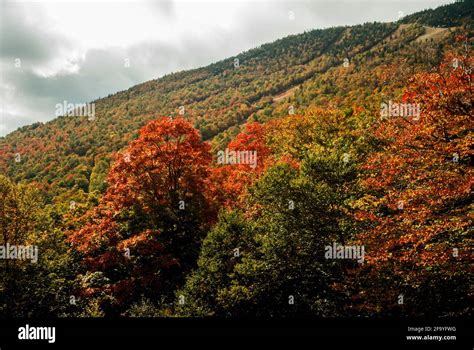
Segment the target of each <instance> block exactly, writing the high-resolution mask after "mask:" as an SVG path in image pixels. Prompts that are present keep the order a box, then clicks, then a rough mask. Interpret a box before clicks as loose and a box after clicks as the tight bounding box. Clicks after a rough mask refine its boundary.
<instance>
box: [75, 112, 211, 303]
mask: <svg viewBox="0 0 474 350" xmlns="http://www.w3.org/2000/svg"><path fill="white" fill-rule="evenodd" d="M211 159H212V157H211V154H210V146H209V145H208V144H207V143H205V142H203V141H202V140H201V136H200V135H199V133H198V131H197V130H196V129H194V128H193V126H192V125H191V124H190V123H189V122H187V121H185V120H184V119H182V118H178V119H174V120H173V119H171V118H166V117H164V118H160V119H158V120H155V121H152V122H150V123H148V124H147V125H146V126H145V127H143V128H142V129H141V130H140V135H139V137H138V139H137V140H135V141H133V142H131V144H130V146H129V147H128V149H127V150H126V151H125V152H123V153H119V154H118V155H117V157H116V161H115V163H114V164H113V166H112V168H111V169H110V172H109V175H108V183H109V188H108V190H107V192H106V193H105V195H104V196H103V198H102V199H101V202H100V204H99V206H98V207H97V208H95V210H94V211H93V212H91V213H89V214H88V222H87V223H86V224H85V225H84V226H83V227H82V229H80V230H78V231H76V232H73V233H71V234H70V236H69V240H70V242H71V243H72V244H73V246H74V247H75V248H76V249H77V250H78V251H79V252H81V253H82V254H84V255H85V262H86V265H87V266H86V267H87V268H88V269H91V270H96V271H102V272H104V273H105V274H106V275H107V276H108V278H109V279H111V285H110V288H109V287H107V290H108V291H109V292H111V293H112V294H114V295H115V297H116V298H117V300H118V301H119V302H120V301H121V300H122V299H124V298H126V297H127V293H131V292H132V290H133V289H136V290H135V291H136V292H137V293H139V292H140V290H139V289H138V288H139V287H140V286H141V287H142V288H144V289H147V288H151V287H152V286H158V285H160V283H162V281H161V279H163V278H164V277H163V276H164V274H165V273H166V271H167V270H169V269H170V268H171V267H175V266H188V265H189V264H191V263H192V261H188V259H190V258H188V257H187V256H188V255H189V253H186V254H187V255H186V254H184V256H182V255H179V254H180V253H179V252H180V251H181V250H191V251H192V249H195V245H196V244H197V243H198V242H199V239H200V237H199V230H200V228H201V226H206V225H209V224H210V223H211V222H212V220H213V218H214V216H215V208H214V207H213V206H212V205H211V203H210V200H211V196H212V194H211V192H210V187H211V186H209V175H210V163H211ZM189 244H192V245H193V247H187V245H189ZM117 271H120V273H119V274H118V272H117ZM119 275H120V277H117V276H119ZM117 278H119V279H118V280H117Z"/></svg>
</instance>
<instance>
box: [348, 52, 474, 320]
mask: <svg viewBox="0 0 474 350" xmlns="http://www.w3.org/2000/svg"><path fill="white" fill-rule="evenodd" d="M466 48H467V46H466ZM472 66H473V55H472V52H471V51H470V50H467V51H461V52H457V53H449V54H448V55H447V56H446V58H445V61H444V62H443V63H442V64H441V65H440V67H439V68H438V70H437V71H435V72H432V73H420V74H417V75H415V76H414V77H413V78H412V79H411V81H410V83H409V85H408V86H407V88H406V91H405V94H404V96H403V99H402V100H401V101H400V103H407V104H419V105H420V107H421V113H420V115H419V116H411V117H389V118H385V119H384V120H382V121H381V122H380V123H379V125H378V126H377V127H376V130H375V132H374V135H375V136H376V137H377V138H378V140H379V142H380V144H381V149H380V151H378V152H375V153H374V154H372V155H371V156H370V157H369V158H368V159H367V162H366V164H365V167H364V168H365V170H366V171H367V173H366V176H365V179H364V185H365V189H366V191H367V194H366V196H365V198H364V199H363V200H361V201H360V204H361V208H362V209H363V210H362V211H361V212H360V213H358V217H359V219H361V220H362V221H365V222H366V223H367V222H370V223H371V224H370V226H369V228H368V229H367V231H365V232H362V233H361V234H360V235H359V240H360V242H361V244H364V245H366V247H367V251H368V256H367V263H368V264H367V269H364V270H363V271H361V274H360V275H359V278H361V279H360V281H363V284H364V287H362V289H361V290H360V291H359V294H358V295H356V297H355V300H358V301H360V302H361V310H364V311H366V312H369V313H374V312H378V313H379V312H381V311H382V310H383V312H386V313H404V314H412V315H413V314H416V315H433V314H447V313H448V312H458V313H464V312H467V310H468V307H467V299H466V298H467V295H468V290H469V282H468V279H467V275H468V273H469V272H468V271H469V261H470V259H471V258H472V255H471V254H472V253H471V247H472V238H470V237H469V232H470V231H472V216H471V217H470V215H471V214H470V212H472V199H473V197H472V186H473V184H474V176H473V175H474V173H473V168H472V166H473V147H472V136H473V134H472V131H473V120H474V119H473V118H474V113H473V86H472V79H473V75H472V68H473V67H472ZM368 272H369V273H368ZM367 273H368V274H367ZM361 276H362V277H361Z"/></svg>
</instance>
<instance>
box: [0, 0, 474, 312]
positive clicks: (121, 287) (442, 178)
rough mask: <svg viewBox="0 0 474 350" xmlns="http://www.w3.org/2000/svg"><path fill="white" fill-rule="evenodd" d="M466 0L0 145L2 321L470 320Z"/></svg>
mask: <svg viewBox="0 0 474 350" xmlns="http://www.w3.org/2000/svg"><path fill="white" fill-rule="evenodd" d="M473 8H474V6H473V2H472V1H464V2H456V3H454V4H451V5H446V6H442V7H439V8H437V9H434V10H426V11H422V12H419V13H416V14H413V15H409V16H407V17H404V18H402V19H401V20H400V21H398V22H393V23H365V24H362V25H356V26H350V27H335V28H328V29H323V30H321V29H318V30H313V31H309V32H305V33H302V34H299V35H292V36H288V37H286V38H283V39H280V40H277V41H275V42H273V43H269V44H265V45H262V46H260V47H257V48H254V49H252V50H249V51H247V52H243V53H241V54H239V55H237V56H235V57H230V58H228V59H226V60H223V61H220V62H217V63H213V64H211V65H209V66H207V67H203V68H199V69H194V70H190V71H183V72H177V73H173V74H169V75H166V76H164V77H162V78H159V79H156V80H152V81H148V82H145V83H143V84H140V85H137V86H134V87H131V88H130V89H128V90H126V91H121V92H119V93H116V94H114V95H110V96H107V97H104V98H100V99H98V100H96V101H93V102H94V103H95V108H96V118H95V119H94V120H89V119H88V118H87V117H71V116H61V117H58V118H56V119H54V120H52V121H50V122H47V123H44V124H43V123H37V124H33V125H29V126H25V127H22V128H20V129H18V130H16V131H14V132H12V133H11V134H9V135H7V136H6V137H3V138H0V170H1V175H0V193H1V195H0V197H1V198H2V201H1V203H0V228H1V229H0V243H1V244H2V246H3V247H5V248H3V250H2V251H0V253H1V254H3V255H5V254H7V252H6V250H8V247H10V246H16V247H18V246H25V247H27V246H34V247H37V256H34V254H33V253H34V252H33V251H31V252H30V253H31V254H30V255H31V256H29V258H30V259H4V261H1V262H0V264H1V265H2V268H1V269H0V275H1V278H0V314H1V315H2V316H3V317H75V316H81V317H112V316H126V317H143V316H150V317H161V316H178V317H187V316H215V317H236V316H250V317H282V316H283V317H286V316H307V315H308V316H322V317H354V316H357V317H359V316H360V317H370V316H380V317H386V316H387V317H390V316H400V315H403V316H468V315H472V297H473V290H472V244H473V241H472V240H473V237H472V234H473V230H472V219H473V215H472V213H473V205H472V200H473V192H472V188H473V185H474V170H473V165H474V146H473V127H474V113H473V112H474V111H473V83H472V81H473V71H472V69H473V64H474V56H473V50H472V44H473V42H474V37H473V31H472V10H473ZM394 106H395V107H396V108H394ZM385 112H387V113H385ZM348 247H349V248H351V247H352V248H354V249H353V250H351V249H347V248H348ZM348 252H349V253H351V256H350V257H348V256H347V253H348ZM34 260H37V261H34Z"/></svg>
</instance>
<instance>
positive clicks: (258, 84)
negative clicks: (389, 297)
mask: <svg viewBox="0 0 474 350" xmlns="http://www.w3.org/2000/svg"><path fill="white" fill-rule="evenodd" d="M468 5H469V4H468V3H467V2H466V3H462V4H457V3H456V4H453V5H449V6H444V7H441V8H439V9H436V10H429V11H423V12H421V13H418V14H414V15H411V16H408V17H406V18H404V19H403V20H402V21H401V22H400V23H366V24H364V25H357V26H352V27H337V28H329V29H325V30H313V31H310V32H305V33H303V34H299V35H292V36H288V37H286V38H283V39H280V40H277V41H275V42H273V43H269V44H265V45H262V46H260V47H258V48H255V49H252V50H249V51H247V52H243V53H241V54H239V55H237V56H235V57H231V58H228V59H225V60H223V61H220V62H217V63H214V64H211V65H209V66H207V67H203V68H199V69H194V70H190V71H185V72H178V73H174V74H170V75H167V76H164V77H162V78H160V79H156V80H151V81H148V82H145V83H143V84H139V85H136V86H134V87H131V88H130V89H128V90H126V91H122V92H119V93H116V94H114V95H110V96H108V97H106V98H102V99H99V100H96V101H94V103H95V107H96V119H95V120H94V121H89V120H88V119H87V117H70V116H63V117H59V118H56V119H54V120H52V121H50V122H48V123H45V124H42V123H36V124H33V125H31V126H26V127H23V128H20V129H18V130H17V131H15V132H13V133H11V134H9V135H7V136H6V137H4V138H1V139H0V170H1V172H2V173H5V174H6V175H8V176H9V177H11V178H13V179H14V180H15V181H22V180H26V181H29V182H30V181H34V182H37V183H38V186H39V187H40V188H42V189H43V190H44V191H45V193H47V194H49V195H50V196H51V197H53V196H54V195H57V194H60V193H62V192H65V191H73V192H78V191H84V192H86V193H87V192H93V191H99V192H100V191H103V190H104V189H105V186H106V184H105V183H104V176H105V174H106V172H107V169H108V167H109V162H110V160H111V159H112V155H113V153H114V152H116V151H118V150H120V149H121V148H123V147H124V146H125V145H127V143H128V142H129V141H130V140H131V139H134V138H136V136H137V134H136V133H137V130H138V129H139V128H140V127H141V126H143V125H144V124H146V123H147V122H148V121H150V120H152V119H155V118H156V117H157V116H159V115H169V116H172V117H173V116H176V115H178V114H183V115H184V116H185V118H187V119H190V120H192V121H193V122H194V125H195V126H196V127H197V128H198V129H199V130H200V131H201V133H202V135H203V137H204V138H205V139H212V140H213V144H214V147H215V148H220V147H223V146H224V145H225V144H227V143H228V141H229V140H230V139H231V138H232V137H233V136H234V135H235V134H236V133H237V131H238V128H239V126H240V125H241V124H242V123H244V122H245V121H246V120H248V119H249V118H250V119H252V120H259V121H265V120H268V119H271V118H275V117H279V116H282V115H285V114H288V110H289V108H290V107H291V109H292V110H294V111H296V112H301V111H302V110H304V109H305V108H308V107H311V106H323V107H324V106H328V105H331V106H337V107H344V108H350V107H351V106H354V105H366V104H367V103H373V104H374V105H379V104H378V103H379V101H380V98H382V97H384V96H385V97H387V98H392V97H395V96H397V94H398V93H399V92H400V91H399V89H400V87H401V86H403V84H402V81H403V79H404V74H403V72H404V71H410V72H411V73H413V72H415V71H418V70H421V69H427V68H429V67H430V66H434V65H436V64H437V63H438V62H439V60H440V59H441V56H442V52H443V50H444V49H445V48H446V47H447V46H448V45H449V44H450V43H451V42H452V41H453V39H454V36H455V35H456V34H457V33H464V32H466V28H464V29H463V28H460V25H461V24H462V23H466V22H465V21H468V22H467V23H469V21H470V20H471V18H472V9H471V8H472V7H468ZM431 24H436V25H443V26H444V27H449V26H453V25H455V26H456V28H455V27H453V28H448V29H446V31H445V35H441V36H439V35H438V36H431V37H426V38H427V39H429V40H428V41H426V40H423V41H420V40H417V39H420V38H423V36H424V35H427V31H429V30H431V29H430V28H428V27H427V26H426V25H431ZM423 25H425V27H424V26H423ZM390 66H392V67H396V69H397V73H396V74H395V76H394V77H392V78H391V79H387V78H386V77H385V76H384V74H383V72H384V70H386V69H387V68H388V67H390ZM397 78H399V79H397ZM17 154H19V155H20V161H19V162H17V161H15V156H16V155H17ZM17 159H18V157H17Z"/></svg>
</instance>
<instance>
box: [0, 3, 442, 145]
mask: <svg viewBox="0 0 474 350" xmlns="http://www.w3.org/2000/svg"><path fill="white" fill-rule="evenodd" d="M447 2H449V1H444V0H439V1H429V2H427V1H424V2H418V3H417V2H415V3H413V2H411V1H409V0H403V1H398V2H396V3H394V2H390V3H387V4H381V3H378V2H376V1H373V2H360V1H355V0H351V1H348V0H339V1H317V0H314V1H278V0H273V1H272V0H270V1H263V0H254V1H236V0H225V1H222V0H219V1H217V0H215V1H214V0H207V1H202V0H193V1H191V0H187V1H184V0H183V1H180V0H175V1H168V0H166V1H163V0H162V1H158V2H156V1H155V2H152V1H120V0H119V1H117V0H102V1H92V0H90V1H79V2H73V3H70V2H65V1H31V0H29V1H25V2H22V1H16V2H5V1H2V2H1V4H0V6H1V8H0V10H1V11H0V16H1V18H0V19H1V21H0V45H1V47H0V48H1V50H0V74H1V84H0V98H1V101H0V102H1V105H0V136H1V135H5V134H6V133H8V132H10V131H12V130H14V129H16V128H17V127H19V126H22V125H25V124H29V123H33V122H36V121H47V120H50V119H52V118H54V105H55V104H56V103H58V101H63V100H68V101H75V102H88V101H91V100H94V99H96V98H98V97H102V96H105V95H108V94H109V93H113V92H116V91H119V90H123V89H126V88H128V87H130V86H132V85H135V84H138V83H141V82H143V81H146V80H150V79H155V78H157V77H159V76H161V75H164V74H166V73H170V72H173V71H179V70H183V69H189V68H196V67H199V66H202V65H206V64H209V63H212V62H215V61H217V60H219V59H223V58H226V57H229V56H233V55H235V54H237V53H239V52H241V51H243V50H248V49H250V48H252V47H256V46H258V45H261V44H263V43H265V42H268V41H273V40H276V39H279V38H281V37H283V36H286V35H289V34H295V33H300V32H303V31H304V30H308V29H313V28H322V27H328V26H334V25H350V24H355V23H363V22H366V21H374V20H378V21H390V20H396V19H397V16H398V11H403V12H404V13H406V14H408V13H410V12H414V11H417V10H420V9H424V8H426V7H435V6H437V5H439V4H441V3H447ZM289 11H292V12H293V14H294V20H290V19H289ZM16 58H20V59H21V67H20V68H15V59H16ZM126 58H128V59H130V64H131V67H130V69H123V63H124V59H126Z"/></svg>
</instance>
